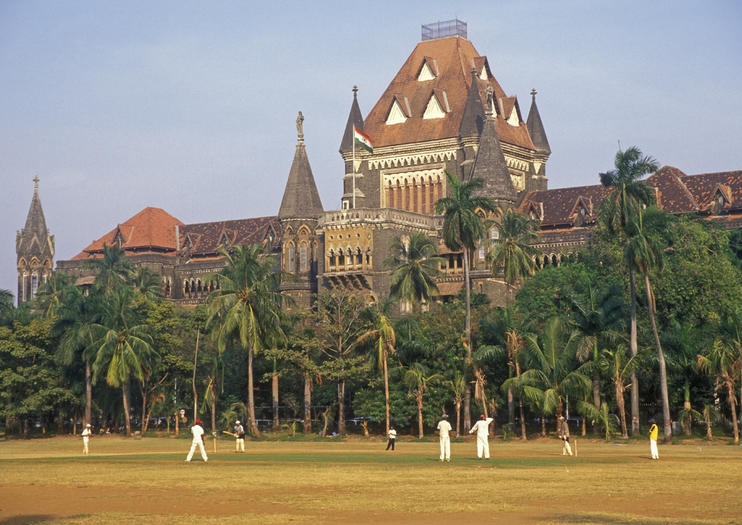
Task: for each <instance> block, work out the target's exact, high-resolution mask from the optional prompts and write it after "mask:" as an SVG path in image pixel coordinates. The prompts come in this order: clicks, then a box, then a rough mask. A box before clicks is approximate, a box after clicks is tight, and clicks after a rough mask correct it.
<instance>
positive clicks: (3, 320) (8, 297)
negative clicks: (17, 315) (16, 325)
mask: <svg viewBox="0 0 742 525" xmlns="http://www.w3.org/2000/svg"><path fill="white" fill-rule="evenodd" d="M12 317H13V294H12V293H11V292H10V290H2V289H0V326H2V325H3V324H9V323H10V320H11V318H12Z"/></svg>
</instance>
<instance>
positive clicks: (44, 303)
mask: <svg viewBox="0 0 742 525" xmlns="http://www.w3.org/2000/svg"><path fill="white" fill-rule="evenodd" d="M69 285H70V278H69V276H68V275H67V274H66V273H64V272H54V273H53V274H52V276H51V279H49V280H47V281H46V282H45V283H42V285H41V286H39V289H38V291H37V292H36V298H35V300H34V308H33V309H34V310H35V311H36V312H39V313H40V314H41V316H42V317H43V318H44V319H50V318H51V317H53V316H54V315H55V314H56V313H57V311H58V310H59V308H61V306H62V296H63V295H64V292H65V288H67V287H68V286H69Z"/></svg>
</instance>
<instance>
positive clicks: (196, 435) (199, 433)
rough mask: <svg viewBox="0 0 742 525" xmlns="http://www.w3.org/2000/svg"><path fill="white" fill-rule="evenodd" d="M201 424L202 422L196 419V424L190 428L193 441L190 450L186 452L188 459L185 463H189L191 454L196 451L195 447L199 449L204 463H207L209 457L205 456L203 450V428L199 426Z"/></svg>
mask: <svg viewBox="0 0 742 525" xmlns="http://www.w3.org/2000/svg"><path fill="white" fill-rule="evenodd" d="M201 423H203V421H201V420H200V419H197V420H196V424H195V425H193V426H192V427H191V434H193V441H192V442H191V450H190V452H188V457H187V458H186V461H187V462H190V461H191V458H192V457H193V453H194V452H195V451H196V447H198V448H199V449H200V451H201V457H202V458H203V460H204V463H206V462H207V461H209V457H208V456H207V455H206V451H205V450H204V428H203V427H202V426H201Z"/></svg>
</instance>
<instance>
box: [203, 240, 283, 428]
mask: <svg viewBox="0 0 742 525" xmlns="http://www.w3.org/2000/svg"><path fill="white" fill-rule="evenodd" d="M219 253H220V254H221V255H222V256H223V257H224V258H225V260H226V263H227V265H226V266H225V268H224V269H223V270H222V271H221V272H219V273H218V274H216V275H215V278H216V279H217V281H218V282H219V286H218V288H217V289H216V290H215V291H214V292H212V293H211V295H209V299H208V308H207V311H208V320H207V326H214V325H215V326H216V331H215V337H216V341H217V349H218V351H219V352H220V353H221V352H223V351H224V350H225V348H226V346H227V343H228V342H229V341H231V340H233V339H236V340H238V341H239V343H240V345H241V346H242V348H243V349H244V350H247V379H248V399H247V406H248V412H249V414H248V415H249V423H248V426H249V428H250V432H251V433H252V434H253V435H254V436H256V437H258V436H260V431H259V430H258V425H257V423H256V421H255V384H254V376H253V358H254V356H255V353H256V352H258V351H260V350H261V349H264V348H265V343H266V341H267V340H268V339H271V338H273V337H276V336H283V331H282V329H281V295H280V293H278V291H277V290H278V284H279V278H280V277H279V274H278V273H274V267H275V266H276V264H275V261H274V259H273V258H272V257H266V256H264V255H263V248H262V247H261V246H258V245H253V246H235V247H234V248H233V249H232V251H231V252H227V251H226V250H224V249H223V248H222V249H220V251H219Z"/></svg>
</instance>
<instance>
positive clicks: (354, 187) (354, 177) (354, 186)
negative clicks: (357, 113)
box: [350, 126, 356, 210]
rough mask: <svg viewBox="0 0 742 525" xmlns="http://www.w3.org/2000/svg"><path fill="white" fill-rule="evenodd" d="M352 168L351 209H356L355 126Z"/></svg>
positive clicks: (354, 131) (354, 130)
mask: <svg viewBox="0 0 742 525" xmlns="http://www.w3.org/2000/svg"><path fill="white" fill-rule="evenodd" d="M350 168H351V169H352V170H353V209H354V210H355V209H356V127H355V126H353V162H352V164H351V165H350Z"/></svg>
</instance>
